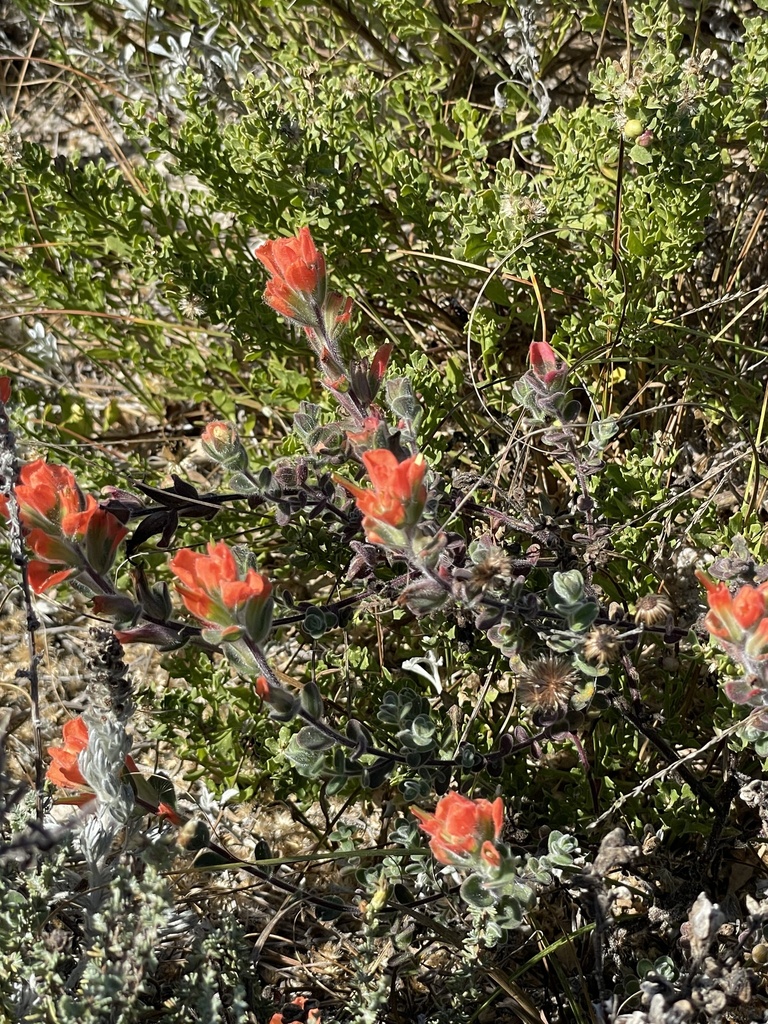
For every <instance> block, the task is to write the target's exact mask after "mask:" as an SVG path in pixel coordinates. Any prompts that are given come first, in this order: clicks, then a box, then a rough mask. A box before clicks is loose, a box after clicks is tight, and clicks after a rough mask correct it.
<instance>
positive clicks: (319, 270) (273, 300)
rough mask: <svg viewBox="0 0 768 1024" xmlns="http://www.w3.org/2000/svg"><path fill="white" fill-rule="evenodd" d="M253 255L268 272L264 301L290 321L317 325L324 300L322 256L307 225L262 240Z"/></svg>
mask: <svg viewBox="0 0 768 1024" xmlns="http://www.w3.org/2000/svg"><path fill="white" fill-rule="evenodd" d="M254 255H255V257H256V259H257V260H259V262H260V263H262V264H263V265H264V266H265V267H266V268H267V270H268V271H269V273H270V274H271V277H270V280H269V281H268V282H267V287H266V290H265V292H264V299H265V301H266V302H267V304H268V305H270V306H271V307H272V309H274V310H275V312H276V313H280V314H281V315H282V316H284V317H287V318H288V319H289V320H293V321H295V322H296V323H298V324H302V325H303V326H304V327H311V328H316V327H317V326H318V324H319V323H320V322H321V321H322V308H323V304H324V302H325V259H324V258H323V254H322V253H321V252H319V251H318V249H317V247H316V246H315V243H314V242H313V240H312V235H311V233H310V230H309V228H307V227H304V228H302V229H301V230H300V231H299V233H298V235H296V236H295V237H294V238H277V239H274V240H272V241H269V242H265V243H264V245H260V246H259V247H258V249H257V250H256V252H255V253H254Z"/></svg>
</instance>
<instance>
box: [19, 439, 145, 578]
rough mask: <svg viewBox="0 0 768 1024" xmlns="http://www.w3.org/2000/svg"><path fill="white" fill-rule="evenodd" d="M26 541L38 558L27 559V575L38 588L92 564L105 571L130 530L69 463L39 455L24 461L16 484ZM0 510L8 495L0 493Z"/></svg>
mask: <svg viewBox="0 0 768 1024" xmlns="http://www.w3.org/2000/svg"><path fill="white" fill-rule="evenodd" d="M14 493H15V495H16V501H17V502H18V505H19V517H20V519H21V524H22V526H23V527H24V529H25V531H26V543H27V546H28V547H29V548H30V550H31V551H32V552H33V553H34V554H35V555H36V558H35V559H33V560H32V561H30V563H29V581H30V585H31V587H32V589H33V590H34V591H35V593H36V594H39V593H42V591H44V590H47V589H48V587H52V586H54V584H56V583H60V582H61V581H62V580H65V579H66V578H67V577H68V576H71V575H72V574H73V573H75V572H79V571H80V570H82V569H84V568H86V567H87V566H91V567H92V568H93V569H95V570H96V571H97V572H99V573H104V572H106V571H107V570H108V569H109V568H110V566H111V565H112V562H113V561H114V557H115V552H116V551H117V547H118V545H119V543H120V541H121V540H122V539H123V537H125V535H126V533H127V532H128V531H127V530H126V529H125V527H124V526H123V525H122V524H121V523H120V521H119V520H118V519H117V518H116V517H115V516H113V515H112V514H111V513H110V512H105V511H104V510H103V509H100V508H99V506H98V505H97V504H96V500H95V499H94V498H93V497H91V496H90V495H85V494H83V492H82V491H81V490H80V488H79V487H78V484H77V481H76V480H75V478H74V476H73V474H72V473H71V472H70V470H68V469H67V468H66V466H57V465H55V464H51V463H47V462H44V461H43V460H42V459H37V460H36V461H35V462H30V463H27V465H25V466H22V467H21V472H20V473H19V481H18V483H17V484H16V486H15V488H14ZM0 512H2V514H3V515H5V516H7V515H8V501H7V499H6V498H4V497H0Z"/></svg>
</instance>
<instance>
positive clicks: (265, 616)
mask: <svg viewBox="0 0 768 1024" xmlns="http://www.w3.org/2000/svg"><path fill="white" fill-rule="evenodd" d="M169 565H170V568H171V572H173V573H174V575H175V576H177V577H178V579H179V583H178V584H177V587H178V590H179V593H180V594H181V599H182V601H183V602H184V604H185V605H186V607H187V609H188V610H189V611H190V612H191V613H192V614H193V615H194V616H195V617H196V618H198V619H200V620H201V621H202V622H204V623H206V624H207V625H209V626H214V627H216V626H219V627H222V628H223V633H224V637H225V638H226V637H227V635H229V636H230V637H235V635H236V634H242V633H243V632H244V633H245V634H246V635H247V636H248V637H249V638H250V639H251V640H253V641H254V643H261V642H262V641H263V640H265V639H266V637H267V634H268V633H269V627H270V625H271V623H272V584H271V583H270V582H269V580H268V579H267V578H266V576H262V575H261V573H258V572H256V570H255V569H247V570H246V571H245V572H244V573H241V570H240V569H239V567H238V565H237V562H236V561H235V556H234V554H233V553H232V549H231V548H230V547H229V546H228V545H227V544H225V543H224V542H223V541H219V543H218V544H214V543H210V544H209V545H208V553H207V554H205V555H203V554H200V553H198V552H195V551H191V550H190V549H189V548H182V549H181V551H179V552H178V553H177V554H176V555H175V556H174V557H173V558H172V559H171V561H170V562H169Z"/></svg>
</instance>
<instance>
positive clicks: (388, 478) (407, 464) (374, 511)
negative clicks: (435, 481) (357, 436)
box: [334, 448, 427, 544]
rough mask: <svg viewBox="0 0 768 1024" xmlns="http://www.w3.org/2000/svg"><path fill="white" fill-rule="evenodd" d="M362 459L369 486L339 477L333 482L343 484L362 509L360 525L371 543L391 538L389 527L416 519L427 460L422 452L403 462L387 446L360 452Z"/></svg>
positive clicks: (404, 525) (400, 527)
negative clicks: (361, 485) (360, 485)
mask: <svg viewBox="0 0 768 1024" xmlns="http://www.w3.org/2000/svg"><path fill="white" fill-rule="evenodd" d="M362 460H363V463H364V465H365V468H366V469H367V470H368V476H369V477H370V479H371V484H372V485H373V486H372V487H371V488H366V487H358V486H357V484H353V483H350V482H349V481H348V480H343V479H341V478H340V477H337V476H334V480H335V481H336V483H338V484H340V485H341V486H342V487H344V488H346V490H348V491H349V493H350V494H351V495H352V496H353V497H354V499H355V504H356V505H357V507H358V508H359V509H360V511H361V512H362V513H363V529H364V530H365V534H366V537H367V538H368V540H369V541H370V542H371V543H372V544H388V543H390V542H391V539H392V535H391V531H389V530H387V529H386V528H387V527H393V528H394V529H396V530H406V531H407V530H408V529H409V528H410V527H413V526H415V525H416V523H418V521H419V519H420V518H421V513H422V511H423V509H424V504H425V502H426V500H427V488H426V486H425V484H424V474H425V473H426V470H427V464H426V462H425V461H424V456H423V455H421V454H418V455H412V456H411V457H410V458H409V459H405V460H404V461H403V462H398V461H397V457H396V456H395V455H394V454H393V453H392V452H391V451H389V450H388V449H386V448H375V449H374V450H373V451H370V452H363V455H362Z"/></svg>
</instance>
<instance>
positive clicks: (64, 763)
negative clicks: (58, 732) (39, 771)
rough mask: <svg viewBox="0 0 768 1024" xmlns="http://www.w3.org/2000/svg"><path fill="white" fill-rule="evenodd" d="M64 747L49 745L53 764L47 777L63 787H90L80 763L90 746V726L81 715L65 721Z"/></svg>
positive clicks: (63, 730)
mask: <svg viewBox="0 0 768 1024" xmlns="http://www.w3.org/2000/svg"><path fill="white" fill-rule="evenodd" d="M62 736H63V738H64V746H63V747H48V754H49V755H50V757H51V764H50V765H49V767H48V771H47V772H46V773H45V777H46V779H48V781H49V782H52V783H53V784H54V786H60V787H61V788H62V789H86V790H87V789H88V783H87V782H86V781H85V779H84V778H83V773H82V772H81V771H80V766H79V764H78V761H79V758H80V755H81V754H82V752H83V751H84V750H85V748H86V747H87V746H88V726H87V725H86V724H85V722H84V721H83V720H82V718H80V717H79V716H78V717H77V718H71V719H70V720H69V721H68V722H65V723H64V728H63V729H62Z"/></svg>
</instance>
